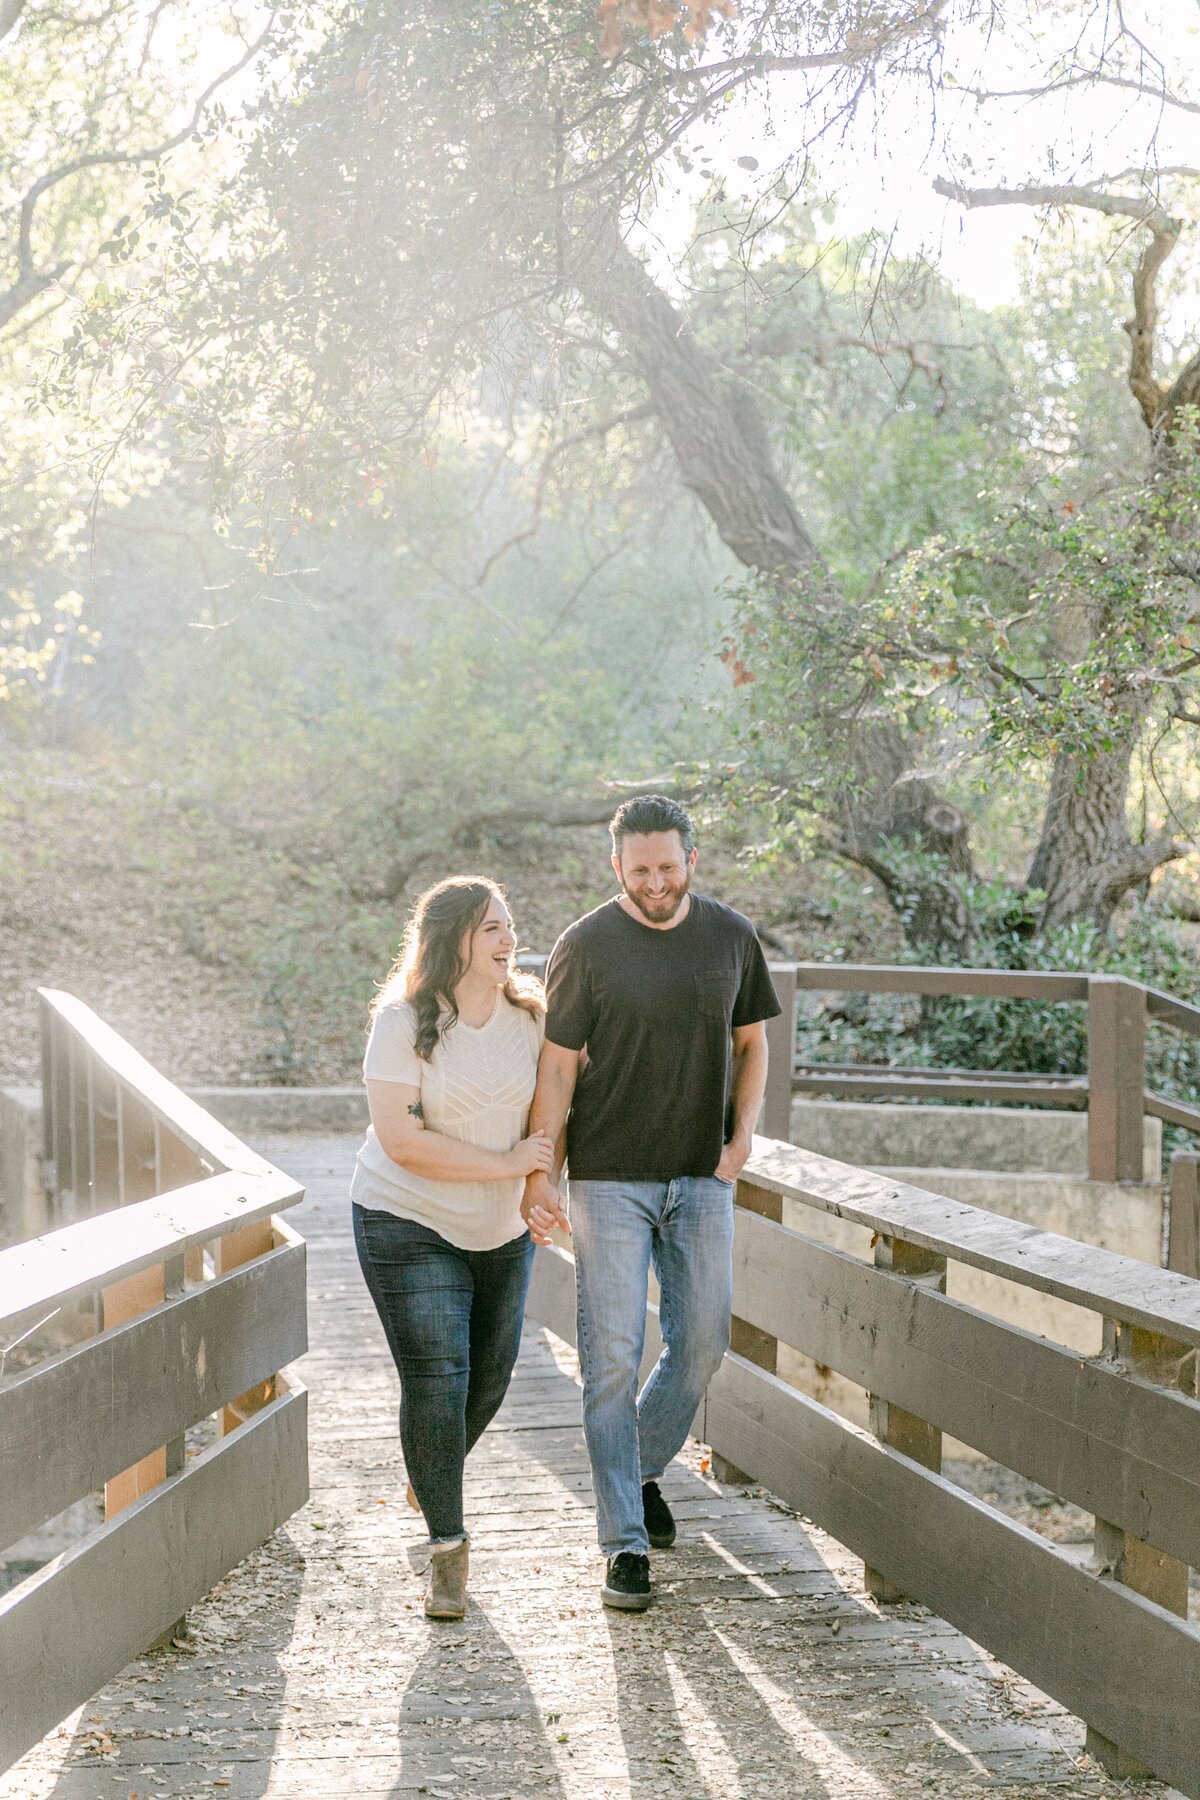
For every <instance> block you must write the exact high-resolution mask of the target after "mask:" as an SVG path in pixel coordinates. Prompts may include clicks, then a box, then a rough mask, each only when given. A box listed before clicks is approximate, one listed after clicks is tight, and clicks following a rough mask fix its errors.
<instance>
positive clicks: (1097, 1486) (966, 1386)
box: [733, 1209, 1200, 1564]
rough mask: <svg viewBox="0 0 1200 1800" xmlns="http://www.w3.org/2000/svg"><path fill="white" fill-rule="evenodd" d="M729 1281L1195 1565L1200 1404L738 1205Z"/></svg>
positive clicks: (815, 1347)
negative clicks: (731, 1273)
mask: <svg viewBox="0 0 1200 1800" xmlns="http://www.w3.org/2000/svg"><path fill="white" fill-rule="evenodd" d="M733 1282H734V1286H733V1292H734V1306H735V1308H736V1309H737V1311H738V1312H739V1313H741V1314H742V1315H743V1316H746V1317H748V1318H750V1319H751V1320H752V1321H753V1322H754V1323H755V1324H756V1325H758V1326H760V1327H761V1329H762V1330H764V1331H769V1332H772V1333H774V1335H775V1336H776V1337H779V1338H781V1339H782V1340H783V1342H784V1343H787V1344H791V1345H792V1346H793V1347H794V1348H795V1349H797V1350H802V1351H804V1353H805V1355H807V1356H811V1357H812V1358H813V1360H814V1361H815V1362H819V1363H823V1364H825V1365H826V1367H828V1368H832V1369H836V1370H837V1371H838V1372H839V1374H842V1375H845V1376H847V1377H848V1378H849V1379H850V1380H851V1381H854V1382H857V1383H858V1385H859V1386H860V1387H866V1388H869V1389H870V1390H871V1391H872V1392H873V1393H875V1394H878V1395H879V1396H881V1397H882V1398H883V1399H885V1400H887V1401H889V1402H892V1403H894V1404H895V1405H896V1406H899V1407H903V1408H905V1409H906V1410H907V1411H908V1412H909V1413H913V1414H916V1415H917V1417H919V1418H921V1419H924V1420H928V1421H929V1422H930V1423H931V1424H933V1425H936V1426H937V1427H938V1428H939V1429H940V1430H942V1431H945V1432H948V1433H949V1434H950V1435H951V1436H953V1437H955V1438H958V1439H959V1441H960V1442H962V1443H965V1444H970V1445H972V1446H973V1448H975V1449H976V1450H980V1451H982V1452H983V1454H984V1455H985V1456H990V1457H992V1458H993V1459H994V1460H995V1461H996V1462H999V1463H1002V1464H1003V1465H1004V1466H1005V1468H1009V1469H1016V1470H1018V1471H1019V1472H1020V1473H1021V1474H1022V1475H1027V1476H1028V1477H1029V1478H1030V1479H1031V1480H1033V1481H1037V1482H1040V1483H1041V1485H1042V1486H1043V1487H1047V1488H1049V1489H1050V1490H1051V1492H1052V1493H1055V1494H1061V1495H1062V1496H1063V1498H1064V1499H1066V1500H1070V1501H1072V1502H1073V1503H1074V1504H1075V1505H1076V1506H1082V1507H1083V1508H1084V1509H1085V1510H1086V1511H1088V1512H1092V1513H1098V1514H1099V1515H1100V1516H1101V1517H1102V1518H1106V1519H1111V1520H1112V1521H1113V1522H1114V1523H1117V1524H1120V1525H1121V1526H1122V1528H1123V1529H1125V1530H1128V1531H1130V1532H1131V1533H1132V1534H1133V1535H1134V1536H1135V1537H1139V1538H1146V1539H1148V1540H1150V1541H1153V1542H1154V1543H1155V1544H1156V1545H1157V1546H1158V1547H1159V1548H1160V1549H1162V1550H1165V1551H1168V1552H1170V1554H1172V1555H1174V1556H1178V1557H1181V1558H1182V1559H1183V1560H1184V1561H1185V1562H1190V1563H1193V1564H1200V1453H1198V1451H1197V1446H1198V1445H1200V1402H1197V1401H1196V1400H1195V1399H1192V1398H1190V1397H1189V1396H1187V1395H1186V1394H1183V1393H1179V1392H1176V1391H1173V1390H1171V1389H1168V1388H1165V1387H1158V1386H1155V1385H1153V1384H1152V1383H1150V1382H1144V1381H1138V1380H1131V1379H1130V1377H1129V1374H1128V1371H1124V1370H1121V1369H1118V1368H1117V1367H1115V1366H1114V1365H1113V1364H1112V1363H1111V1362H1108V1361H1106V1360H1104V1359H1102V1358H1095V1359H1090V1358H1084V1357H1080V1356H1079V1355H1078V1354H1077V1353H1076V1352H1075V1351H1071V1350H1065V1349H1061V1348H1060V1347H1059V1346H1058V1345H1056V1344H1051V1343H1049V1342H1048V1341H1047V1340H1046V1339H1045V1338H1040V1337H1034V1336H1033V1335H1032V1334H1031V1333H1029V1332H1027V1331H1022V1330H1020V1329H1019V1328H1018V1327H1017V1326H1014V1325H1008V1324H1005V1323H1003V1322H1001V1321H1000V1320H996V1319H991V1318H989V1317H988V1316H987V1315H986V1314H985V1313H980V1312H976V1311H975V1310H974V1309H973V1308H972V1307H969V1306H964V1305H963V1304H962V1303H961V1302H960V1301H957V1300H950V1299H947V1297H946V1296H945V1295H944V1294H941V1293H938V1292H936V1291H935V1290H934V1289H933V1288H932V1287H931V1285H930V1284H928V1283H925V1284H922V1283H918V1282H914V1281H907V1280H901V1279H898V1278H897V1277H896V1276H894V1275H890V1274H888V1273H887V1272H886V1271H884V1270H882V1269H879V1268H873V1267H872V1266H871V1265H870V1264H869V1263H864V1262H861V1261H860V1260H859V1259H858V1258H857V1257H854V1256H850V1255H847V1254H846V1253H845V1252H844V1251H841V1250H833V1249H830V1248H829V1247H828V1246H827V1245H824V1244H818V1243H815V1242H814V1241H813V1240H811V1239H809V1238H805V1237H802V1236H800V1235H799V1234H798V1233H796V1232H793V1231H789V1230H788V1229H787V1228H786V1227H785V1226H782V1225H774V1224H772V1223H771V1222H770V1221H768V1220H765V1219H761V1218H757V1217H755V1216H754V1214H747V1213H743V1212H742V1211H741V1210H740V1209H739V1212H738V1216H737V1232H736V1236H735V1240H734V1276H733ZM752 1360H753V1359H752ZM918 1460H922V1461H923V1460H925V1459H924V1458H918Z"/></svg>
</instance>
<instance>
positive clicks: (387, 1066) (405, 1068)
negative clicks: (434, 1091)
mask: <svg viewBox="0 0 1200 1800" xmlns="http://www.w3.org/2000/svg"><path fill="white" fill-rule="evenodd" d="M415 1024H416V1022H415V1020H414V1018H413V1013H412V1008H411V1007H410V1006H409V1005H407V1003H405V1004H403V1005H400V1006H381V1007H380V1009H379V1011H378V1012H377V1013H376V1014H375V1017H374V1019H373V1020H372V1022H371V1035H370V1037H369V1038H368V1039H367V1048H366V1054H365V1055H364V1056H363V1079H364V1080H366V1081H400V1082H403V1083H404V1084H405V1085H406V1086H408V1087H420V1085H421V1066H422V1065H421V1059H420V1057H419V1056H418V1055H417V1052H416V1049H415V1047H414V1038H415V1036H416V1031H415Z"/></svg>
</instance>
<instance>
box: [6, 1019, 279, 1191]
mask: <svg viewBox="0 0 1200 1800" xmlns="http://www.w3.org/2000/svg"><path fill="white" fill-rule="evenodd" d="M38 997H39V998H40V1000H41V1001H42V1003H43V1005H44V1007H45V1008H46V1009H47V1010H48V1011H49V1012H50V1013H51V1014H53V1016H54V1019H55V1029H54V1033H53V1036H52V1041H53V1042H54V1043H55V1048H56V1053H57V1048H58V1044H59V1041H60V1039H61V1040H62V1041H63V1044H64V1053H65V1045H66V1042H67V1041H69V1040H74V1041H75V1042H78V1043H79V1044H81V1045H83V1046H86V1048H87V1049H88V1050H90V1051H91V1052H92V1054H93V1055H94V1056H95V1057H97V1058H98V1059H99V1060H100V1061H101V1062H102V1063H104V1064H105V1065H106V1066H107V1067H108V1068H109V1069H110V1070H111V1071H112V1073H113V1075H114V1076H115V1078H116V1080H117V1083H118V1085H119V1086H121V1087H122V1088H126V1089H128V1090H130V1091H131V1092H132V1093H133V1094H135V1095H136V1096H137V1098H138V1099H139V1100H140V1101H141V1102H142V1103H143V1105H144V1106H145V1107H146V1109H147V1110H148V1111H149V1112H150V1114H151V1115H152V1116H153V1117H155V1118H158V1119H161V1120H162V1121H163V1122H164V1123H165V1124H167V1125H168V1126H169V1127H170V1128H171V1130H172V1131H173V1132H174V1133H175V1135H176V1136H177V1137H179V1138H180V1139H182V1141H183V1142H184V1143H185V1144H188V1145H189V1146H190V1147H191V1148H193V1149H194V1150H197V1151H201V1152H203V1154H204V1156H205V1157H206V1158H207V1159H208V1161H210V1162H211V1164H212V1169H213V1173H219V1172H220V1171H221V1170H223V1169H235V1170H238V1171H240V1172H241V1173H242V1174H246V1175H250V1174H263V1173H265V1172H266V1170H268V1169H269V1168H270V1164H269V1163H267V1162H265V1161H264V1159H263V1158H262V1157H261V1156H259V1155H258V1154H257V1152H256V1151H254V1150H251V1149H250V1147H249V1145H247V1144H243V1143H242V1141H241V1139H240V1138H237V1137H235V1136H234V1135H233V1133H232V1132H231V1131H228V1130H227V1129H226V1128H225V1126H224V1125H222V1124H221V1123H220V1121H219V1120H217V1119H214V1118H213V1116H212V1114H211V1113H209V1112H205V1110H204V1108H203V1107H202V1106H199V1105H197V1103H196V1101H194V1100H190V1099H189V1098H188V1096H187V1095H186V1094H185V1093H184V1092H183V1091H182V1090H181V1089H180V1088H177V1087H176V1086H175V1084H174V1082H172V1081H168V1080H167V1078H166V1076H165V1075H160V1074H159V1072H158V1070H157V1069H156V1068H154V1067H153V1066H152V1065H151V1064H150V1063H148V1062H147V1061H146V1059H145V1057H144V1056H139V1054H138V1052H137V1051H136V1050H135V1049H134V1048H133V1046H132V1045H131V1044H127V1043H126V1042H125V1039H124V1038H123V1037H121V1036H120V1034H119V1033H118V1032H115V1031H114V1030H113V1028H112V1026H111V1025H106V1024H105V1023H104V1020H103V1019H101V1018H99V1017H98V1016H97V1015H96V1014H95V1013H94V1012H93V1011H92V1009H91V1007H90V1006H85V1005H84V1003H83V1001H82V1000H77V999H76V998H75V996H74V994H66V993H63V992H62V991H61V990H60V989H56V988H39V989H38ZM56 1066H57V1065H56ZM60 1179H61V1176H60Z"/></svg>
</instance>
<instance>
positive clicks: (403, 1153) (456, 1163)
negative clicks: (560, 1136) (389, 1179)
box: [367, 1081, 554, 1181]
mask: <svg viewBox="0 0 1200 1800" xmlns="http://www.w3.org/2000/svg"><path fill="white" fill-rule="evenodd" d="M367 1105H368V1106H369V1107H370V1109H371V1123H372V1125H373V1126H374V1127H375V1136H376V1137H377V1138H378V1139H379V1142H380V1143H381V1144H382V1145H383V1148H384V1150H385V1152H386V1153H387V1155H388V1156H390V1157H391V1159H392V1161H393V1162H394V1163H399V1164H400V1167H401V1168H402V1169H409V1170H410V1171H411V1172H412V1173H413V1174H414V1175H426V1176H428V1177H429V1178H430V1179H431V1180H433V1181H504V1180H510V1181H511V1179H512V1177H513V1176H514V1175H528V1174H530V1173H531V1172H532V1171H533V1170H534V1169H548V1168H549V1167H550V1164H551V1162H552V1161H553V1158H554V1141H553V1139H552V1138H550V1137H549V1136H547V1134H546V1133H545V1132H537V1131H535V1132H532V1133H531V1134H530V1136H529V1137H527V1138H522V1140H521V1142H520V1143H519V1144H517V1145H515V1146H514V1148H513V1149H511V1150H484V1149H481V1148H480V1147H479V1146H478V1145H476V1144H464V1143H462V1142H461V1141H460V1140H459V1139H458V1138H452V1137H444V1136H443V1135H442V1133H441V1132H440V1131H427V1130H426V1129H425V1120H424V1118H423V1116H422V1113H421V1091H420V1089H419V1088H415V1087H409V1085H408V1084H407V1082H403V1081H368V1082H367Z"/></svg>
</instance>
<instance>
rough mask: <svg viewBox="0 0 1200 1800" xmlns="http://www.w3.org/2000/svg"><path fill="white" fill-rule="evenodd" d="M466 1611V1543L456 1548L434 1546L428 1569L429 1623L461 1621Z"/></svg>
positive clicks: (465, 1540)
mask: <svg viewBox="0 0 1200 1800" xmlns="http://www.w3.org/2000/svg"><path fill="white" fill-rule="evenodd" d="M466 1610H467V1539H466V1538H461V1539H460V1540H459V1542H458V1543H457V1544H435V1545H434V1548H433V1561H432V1562H431V1563H430V1565H429V1592H428V1593H427V1594H426V1596H425V1616H426V1618H429V1619H461V1618H462V1616H463V1614H464V1613H465V1612H466Z"/></svg>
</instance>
